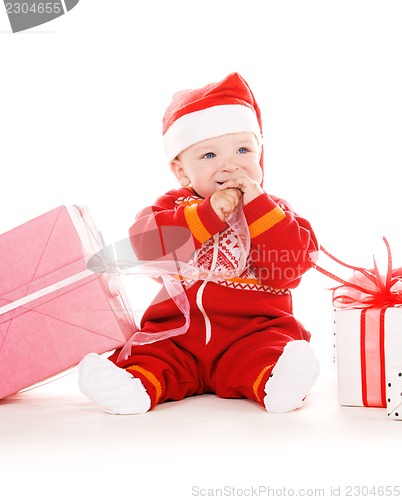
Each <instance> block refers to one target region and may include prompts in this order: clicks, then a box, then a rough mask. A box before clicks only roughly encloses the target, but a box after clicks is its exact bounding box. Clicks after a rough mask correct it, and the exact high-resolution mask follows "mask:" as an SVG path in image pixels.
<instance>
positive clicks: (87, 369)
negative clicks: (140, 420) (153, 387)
mask: <svg viewBox="0 0 402 500" xmlns="http://www.w3.org/2000/svg"><path fill="white" fill-rule="evenodd" d="M78 384H79V387H80V389H81V392H82V393H83V394H85V396H86V397H87V398H89V399H90V400H91V401H93V402H94V403H96V404H98V405H99V406H101V407H102V408H103V409H104V410H105V411H106V412H107V413H114V414H118V415H132V414H139V413H145V412H146V411H148V410H149V408H150V407H151V399H150V397H149V395H148V393H147V391H146V390H145V387H144V386H143V384H142V382H141V380H140V379H138V378H135V377H133V375H131V373H129V372H127V371H126V370H124V369H122V368H119V367H118V366H116V365H115V364H114V363H112V362H111V361H110V360H108V359H105V358H101V357H100V356H99V355H98V354H95V353H90V354H87V355H86V356H85V358H84V359H83V360H82V361H81V362H80V364H79V365H78Z"/></svg>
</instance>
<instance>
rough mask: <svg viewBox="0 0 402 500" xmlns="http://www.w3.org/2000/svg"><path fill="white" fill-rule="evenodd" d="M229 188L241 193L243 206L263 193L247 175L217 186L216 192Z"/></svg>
mask: <svg viewBox="0 0 402 500" xmlns="http://www.w3.org/2000/svg"><path fill="white" fill-rule="evenodd" d="M229 188H237V189H236V190H240V191H241V193H242V194H243V203H244V205H246V204H247V203H249V202H250V201H252V200H254V199H255V198H257V197H258V196H260V194H263V192H264V191H263V189H262V187H261V186H260V185H259V184H258V182H256V181H254V180H253V179H251V178H250V177H248V176H247V175H241V176H239V177H236V178H234V179H230V180H228V181H226V182H224V183H223V184H221V185H220V186H219V190H218V191H217V192H221V191H222V190H227V189H229ZM215 194H216V193H215Z"/></svg>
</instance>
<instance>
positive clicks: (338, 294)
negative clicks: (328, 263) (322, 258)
mask: <svg viewBox="0 0 402 500" xmlns="http://www.w3.org/2000/svg"><path fill="white" fill-rule="evenodd" d="M383 241H384V243H385V246H386V248H387V254H388V267H387V274H386V275H385V276H382V275H381V274H380V272H379V270H378V266H377V263H376V261H375V258H374V257H373V260H374V268H373V269H364V268H363V267H356V266H351V265H350V264H346V263H345V262H342V261H341V260H339V259H337V258H336V257H334V256H333V255H331V254H330V253H329V252H328V251H327V250H325V248H323V247H322V246H320V250H321V251H322V252H323V253H325V254H326V255H327V256H328V257H329V258H331V259H332V260H333V261H335V262H337V263H338V264H340V265H342V266H344V267H347V268H348V269H352V270H353V275H352V277H351V278H350V279H349V281H346V280H344V279H342V278H340V277H338V276H336V275H335V274H332V273H330V272H329V271H326V270H325V269H323V268H322V267H320V266H318V265H317V264H314V267H315V269H317V271H320V272H321V273H323V274H325V275H326V276H328V277H330V278H332V279H334V280H335V281H338V282H339V283H342V285H340V286H337V287H334V288H332V290H333V298H332V299H333V304H334V306H335V307H339V308H342V309H345V308H354V307H356V308H369V307H394V306H396V305H398V304H402V268H397V269H392V256H391V249H390V246H389V243H388V241H387V240H386V238H383Z"/></svg>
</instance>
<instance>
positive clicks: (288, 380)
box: [264, 340, 320, 413]
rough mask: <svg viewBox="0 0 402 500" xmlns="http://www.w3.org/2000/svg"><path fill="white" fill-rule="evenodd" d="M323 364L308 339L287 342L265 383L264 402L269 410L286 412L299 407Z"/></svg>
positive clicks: (271, 411)
mask: <svg viewBox="0 0 402 500" xmlns="http://www.w3.org/2000/svg"><path fill="white" fill-rule="evenodd" d="M319 373H320V367H319V363H318V360H317V359H316V357H315V355H314V353H313V350H312V348H311V346H310V344H309V343H308V342H306V341H305V340H292V341H291V342H289V343H288V344H286V346H285V348H284V350H283V353H282V355H281V356H280V358H279V359H278V362H277V363H276V365H275V366H274V368H273V370H272V373H271V376H270V378H269V379H268V381H267V383H266V384H265V394H266V396H265V398H264V404H265V408H266V409H267V411H269V412H270V413H286V412H289V411H293V410H296V409H297V408H300V407H301V406H302V405H303V403H304V399H305V398H306V396H307V393H308V392H309V390H310V389H311V387H312V386H313V384H314V382H315V381H316V379H317V377H318V375H319Z"/></svg>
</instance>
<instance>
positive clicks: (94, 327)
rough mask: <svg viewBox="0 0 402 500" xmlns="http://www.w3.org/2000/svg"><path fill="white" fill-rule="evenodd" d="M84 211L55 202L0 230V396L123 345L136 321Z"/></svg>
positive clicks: (91, 223) (92, 225) (2, 396)
mask: <svg viewBox="0 0 402 500" xmlns="http://www.w3.org/2000/svg"><path fill="white" fill-rule="evenodd" d="M101 248H102V242H101V237H100V235H99V233H98V231H97V230H96V228H95V226H94V224H93V222H92V220H91V218H90V216H89V214H88V213H87V212H86V211H85V210H84V209H83V208H82V207H78V206H61V207H58V208H56V209H54V210H52V211H50V212H47V213H45V214H44V215H42V216H40V217H37V218H35V219H33V220H31V221H29V222H27V223H25V224H23V225H21V226H18V227H16V228H14V229H12V230H11V231H8V232H6V233H4V234H2V235H0V399H1V398H4V397H6V396H9V395H11V394H15V393H16V392H18V391H20V390H22V389H25V388H27V387H29V386H32V385H34V384H37V383H38V382H40V381H43V380H45V379H48V378H49V377H52V376H54V375H56V374H59V373H61V372H62V371H65V370H67V369H69V368H71V367H73V366H75V365H77V364H78V363H79V361H80V360H81V359H82V358H83V356H85V355H86V354H87V353H89V352H97V353H98V354H102V353H105V352H108V351H111V350H113V349H115V348H117V347H120V346H122V345H124V344H125V342H126V341H127V339H128V338H129V337H130V336H131V335H132V333H133V329H134V320H133V317H132V315H131V313H130V308H129V307H128V302H127V300H126V298H125V295H124V290H123V287H122V284H121V282H120V279H119V277H118V275H117V274H107V273H102V274H101V273H94V272H92V271H90V270H88V268H87V261H88V259H89V258H90V257H91V256H92V255H93V254H95V253H96V252H98V251H99V250H100V249H101Z"/></svg>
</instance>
